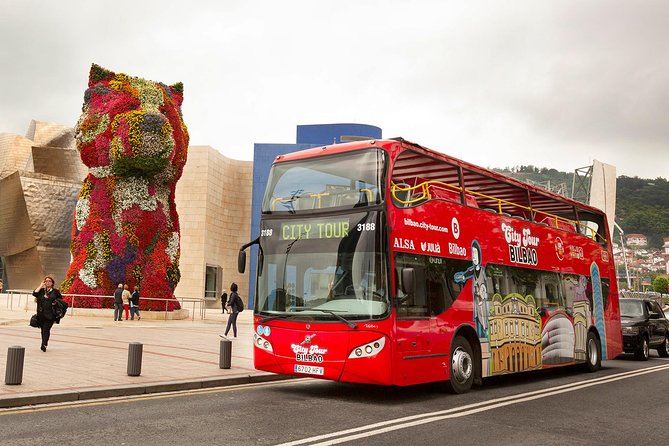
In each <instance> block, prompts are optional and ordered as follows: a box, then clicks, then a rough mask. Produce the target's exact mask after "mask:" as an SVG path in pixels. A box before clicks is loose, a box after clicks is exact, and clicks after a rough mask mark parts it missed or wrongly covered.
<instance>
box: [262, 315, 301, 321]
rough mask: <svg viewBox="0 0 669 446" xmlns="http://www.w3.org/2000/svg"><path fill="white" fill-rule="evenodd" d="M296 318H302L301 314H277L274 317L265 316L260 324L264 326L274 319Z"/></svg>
mask: <svg viewBox="0 0 669 446" xmlns="http://www.w3.org/2000/svg"><path fill="white" fill-rule="evenodd" d="M295 316H302V315H301V314H299V313H284V314H275V315H272V316H265V317H264V318H262V319H260V323H261V324H264V323H265V322H267V321H272V320H274V319H282V318H286V319H290V318H292V317H295Z"/></svg>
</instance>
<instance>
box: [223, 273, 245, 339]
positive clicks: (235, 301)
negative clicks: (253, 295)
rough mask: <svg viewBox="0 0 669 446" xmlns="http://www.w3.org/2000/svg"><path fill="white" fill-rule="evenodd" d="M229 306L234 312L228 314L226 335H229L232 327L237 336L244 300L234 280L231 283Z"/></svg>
mask: <svg viewBox="0 0 669 446" xmlns="http://www.w3.org/2000/svg"><path fill="white" fill-rule="evenodd" d="M228 306H230V309H231V310H232V313H230V316H228V326H227V327H226V328H225V336H227V335H228V332H229V331H230V327H232V333H233V334H234V335H235V337H237V315H238V314H239V313H241V312H242V311H244V302H243V301H242V298H241V297H239V294H237V284H236V283H234V282H232V284H231V285H230V298H229V299H228Z"/></svg>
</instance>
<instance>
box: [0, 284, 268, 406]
mask: <svg viewBox="0 0 669 446" xmlns="http://www.w3.org/2000/svg"><path fill="white" fill-rule="evenodd" d="M12 306H14V308H10V304H9V303H8V301H7V298H6V295H4V299H3V296H2V295H0V366H2V369H3V371H4V372H5V380H3V384H2V386H1V387H0V408H3V407H16V406H25V405H32V404H40V403H49V402H63V401H74V400H83V399H91V398H102V397H111V396H122V395H133V394H143V393H155V392H161V391H171V390H186V389H196V388H203V387H218V386H224V385H231V384H240V383H248V382H257V381H265V380H274V379H280V378H281V377H279V376H277V375H273V374H269V373H265V372H260V371H257V370H255V369H254V368H253V322H252V316H253V312H252V311H251V310H248V309H247V310H245V311H243V312H242V313H241V314H240V315H239V318H238V320H237V328H238V330H239V332H238V334H237V338H234V337H233V336H232V331H231V332H230V333H229V336H228V338H229V339H230V340H231V341H232V357H231V367H230V368H229V369H222V368H220V367H219V364H220V362H219V360H220V352H221V340H222V338H221V335H223V332H224V331H225V323H226V320H227V315H223V314H221V312H220V309H207V310H206V313H205V315H204V318H201V317H200V314H199V312H198V314H197V315H196V316H195V317H194V318H192V319H187V320H164V319H162V320H161V319H151V318H149V316H150V315H149V314H145V315H144V316H145V317H143V318H142V319H141V320H135V321H132V320H127V321H126V320H123V321H121V322H115V321H114V320H113V314H112V311H113V310H101V311H102V314H103V315H97V316H88V315H77V314H76V311H75V315H73V316H72V315H69V311H68V315H67V316H65V318H64V319H63V320H62V321H61V323H60V324H58V325H54V326H53V329H52V330H51V339H50V341H49V346H48V349H47V351H46V352H42V351H41V350H40V344H41V340H40V339H41V338H40V330H39V329H38V328H33V327H30V326H29V325H28V321H29V319H30V316H31V315H32V314H33V313H34V309H21V308H17V306H16V305H12ZM27 306H28V308H30V304H28V305H27ZM22 307H24V308H25V307H26V306H25V305H22ZM106 311H108V313H109V314H108V315H106V314H105V312H106ZM145 313H146V312H145ZM132 342H139V343H141V344H142V349H143V351H142V362H141V374H140V376H128V351H129V344H130V343H132ZM12 346H22V347H24V348H25V356H24V365H23V377H22V381H21V384H19V385H8V384H6V382H7V368H6V365H7V356H8V349H9V348H10V347H12Z"/></svg>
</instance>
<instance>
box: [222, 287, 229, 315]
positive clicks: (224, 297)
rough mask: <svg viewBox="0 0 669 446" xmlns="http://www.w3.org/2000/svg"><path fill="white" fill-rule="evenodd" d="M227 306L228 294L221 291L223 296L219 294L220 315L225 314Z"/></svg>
mask: <svg viewBox="0 0 669 446" xmlns="http://www.w3.org/2000/svg"><path fill="white" fill-rule="evenodd" d="M227 306H228V293H226V292H225V289H223V294H221V314H223V313H225V310H227Z"/></svg>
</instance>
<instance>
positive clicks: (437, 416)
mask: <svg viewBox="0 0 669 446" xmlns="http://www.w3.org/2000/svg"><path fill="white" fill-rule="evenodd" d="M667 369H669V364H665V365H660V366H655V367H649V368H646V369H639V370H633V371H629V372H623V373H618V374H615V375H609V376H604V377H601V378H594V379H591V380H587V381H580V382H576V383H570V384H564V385H562V386H558V387H552V388H550V389H542V390H535V391H532V392H526V393H520V394H517V395H511V396H506V397H502V398H497V399H494V400H490V401H483V402H480V403H475V404H469V405H466V406H461V407H455V408H452V409H447V410H441V411H437V412H430V413H424V414H419V415H412V416H408V417H404V418H399V419H395V420H389V421H381V422H379V423H374V424H370V425H367V426H361V427H356V428H352V429H347V430H344V431H340V432H332V433H330V434H323V435H317V436H314V437H309V438H303V439H301V440H295V441H290V442H287V443H281V444H278V445H276V446H296V445H302V444H310V445H311V446H326V445H334V444H339V443H344V442H347V441H353V440H358V439H360V438H365V437H371V436H374V435H380V434H383V433H387V432H392V431H396V430H400V429H407V428H410V427H415V426H420V425H422V424H427V423H434V422H436V421H442V420H445V419H449V418H459V417H464V416H467V415H472V414H475V413H480V412H485V411H488V410H492V409H497V408H500V407H504V406H510V405H512V404H518V403H522V402H525V401H532V400H536V399H540V398H546V397H549V396H554V395H559V394H562V393H568V392H574V391H576V390H581V389H584V388H587V387H592V386H598V385H601V384H608V383H610V382H614V381H619V380H622V379H627V378H633V377H636V376H640V375H645V374H648V373H655V372H660V371H664V370H667ZM335 437H338V438H335ZM321 440H326V441H321Z"/></svg>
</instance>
